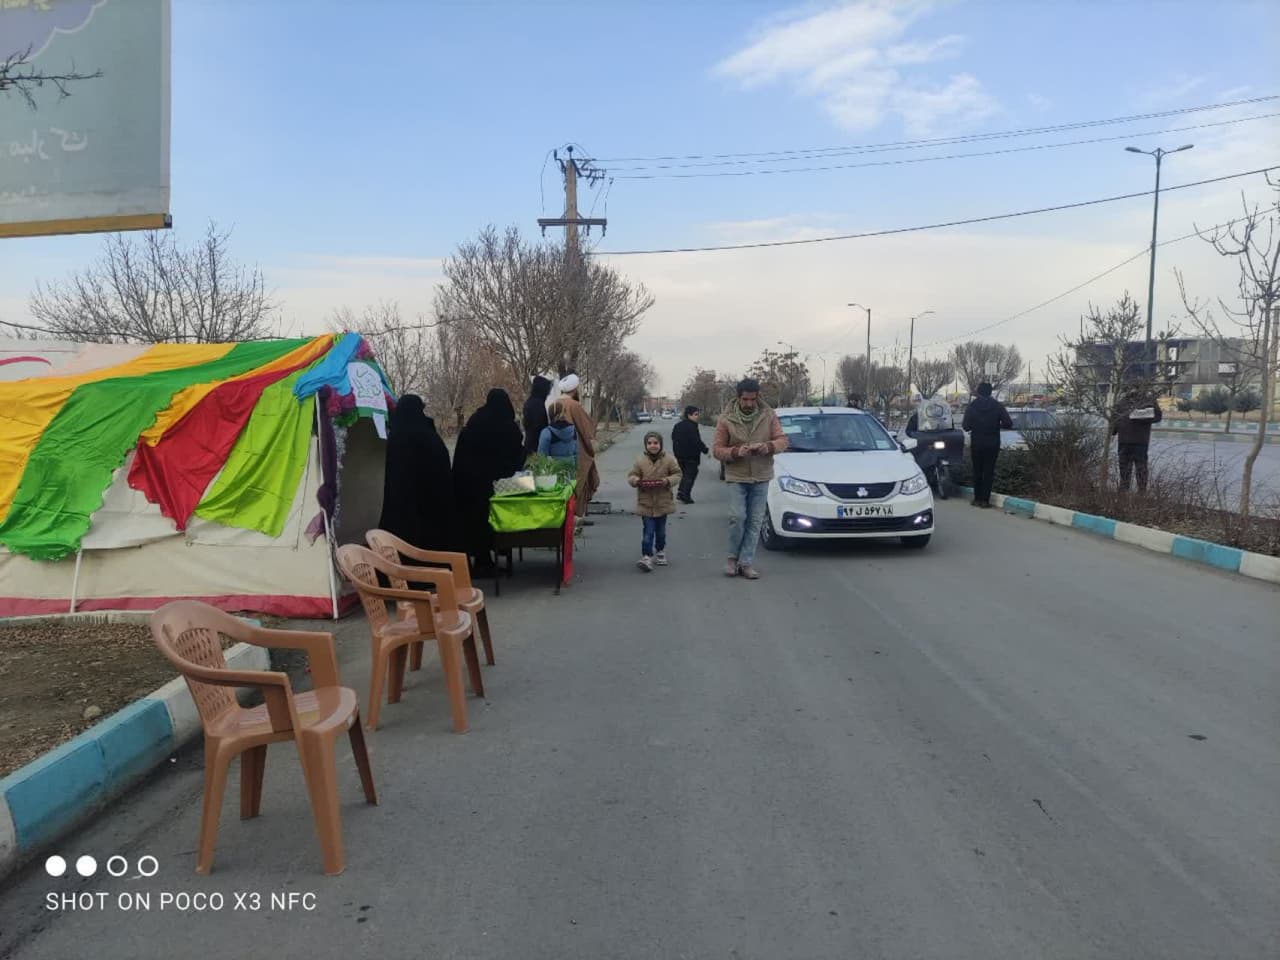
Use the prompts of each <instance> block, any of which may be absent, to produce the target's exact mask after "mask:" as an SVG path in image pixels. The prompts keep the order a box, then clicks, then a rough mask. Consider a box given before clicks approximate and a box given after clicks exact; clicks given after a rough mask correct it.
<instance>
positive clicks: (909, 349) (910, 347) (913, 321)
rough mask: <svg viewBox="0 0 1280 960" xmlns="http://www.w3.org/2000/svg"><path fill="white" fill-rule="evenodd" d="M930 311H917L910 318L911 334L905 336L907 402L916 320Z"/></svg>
mask: <svg viewBox="0 0 1280 960" xmlns="http://www.w3.org/2000/svg"><path fill="white" fill-rule="evenodd" d="M931 313H933V311H932V310H926V311H925V312H924V313H917V314H916V315H915V316H914V317H912V318H911V334H910V336H909V337H908V338H907V403H910V402H911V374H912V373H913V372H914V367H913V366H912V361H913V360H914V359H915V346H916V321H917V320H919V319H920V318H921V317H927V316H928V315H929V314H931Z"/></svg>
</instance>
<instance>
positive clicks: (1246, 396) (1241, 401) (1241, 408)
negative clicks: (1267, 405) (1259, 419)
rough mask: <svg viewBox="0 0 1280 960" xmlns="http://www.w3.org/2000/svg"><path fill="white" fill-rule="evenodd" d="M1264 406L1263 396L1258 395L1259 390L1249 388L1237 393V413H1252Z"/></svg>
mask: <svg viewBox="0 0 1280 960" xmlns="http://www.w3.org/2000/svg"><path fill="white" fill-rule="evenodd" d="M1261 407H1262V398H1261V397H1260V396H1258V391H1257V390H1253V389H1249V390H1243V391H1241V392H1240V393H1239V394H1237V395H1236V402H1235V410H1236V413H1250V412H1252V411H1254V410H1258V409H1260V408H1261Z"/></svg>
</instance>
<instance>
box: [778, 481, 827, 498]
mask: <svg viewBox="0 0 1280 960" xmlns="http://www.w3.org/2000/svg"><path fill="white" fill-rule="evenodd" d="M778 486H780V487H781V488H782V489H783V490H785V491H786V492H787V493H794V494H795V495H796V496H797V497H820V496H822V491H821V490H819V489H818V485H817V484H816V483H810V482H809V481H808V480H797V479H796V478H795V477H779V478H778Z"/></svg>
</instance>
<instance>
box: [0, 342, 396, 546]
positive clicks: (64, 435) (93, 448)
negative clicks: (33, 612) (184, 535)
mask: <svg viewBox="0 0 1280 960" xmlns="http://www.w3.org/2000/svg"><path fill="white" fill-rule="evenodd" d="M339 344H341V345H342V346H343V347H344V349H343V350H342V351H341V356H340V357H339V358H333V357H332V355H333V354H334V353H335V347H336V346H337V345H339ZM367 349H368V348H367V347H366V346H365V345H364V343H363V340H362V339H361V338H360V337H359V336H358V335H355V334H346V335H342V336H335V335H332V334H329V335H325V336H322V337H316V338H313V339H305V340H273V341H263V342H256V343H238V344H189V345H183V344H158V345H155V346H152V347H149V348H145V349H144V350H143V352H141V353H140V354H139V355H137V356H136V357H134V358H132V359H130V360H127V361H125V362H120V363H116V364H114V365H111V366H106V367H103V368H102V369H95V370H89V371H87V372H80V373H77V374H75V375H73V376H53V377H39V378H29V379H25V380H16V381H10V382H0V411H3V412H2V413H0V545H3V546H4V547H6V548H8V550H9V551H10V552H12V553H20V554H26V555H28V556H30V557H32V558H35V559H39V560H56V559H59V558H61V557H64V556H66V555H68V554H71V553H75V552H76V551H77V550H78V549H79V546H80V542H81V539H82V538H83V536H84V534H85V533H86V532H87V531H88V529H89V527H90V524H91V522H92V518H93V515H94V513H95V511H97V510H98V509H99V508H100V507H101V505H102V499H103V494H104V492H105V491H106V489H107V488H108V486H109V485H110V484H111V482H112V475H113V473H114V472H115V471H117V470H118V469H119V468H120V467H121V465H122V464H123V463H124V461H125V458H126V457H127V456H128V454H129V451H130V450H134V449H136V455H135V457H134V461H133V464H132V466H131V468H130V471H129V477H128V479H129V484H130V486H131V487H133V488H134V489H136V490H139V491H140V492H141V493H143V494H144V495H145V496H146V498H147V499H148V500H150V501H152V502H153V503H156V504H158V505H159V506H160V509H161V511H162V512H163V513H164V515H166V516H168V517H170V518H172V519H173V521H174V522H175V525H176V527H177V529H182V528H183V527H184V526H185V524H186V522H187V521H188V520H189V518H190V517H191V516H192V514H193V513H194V514H196V515H198V516H200V517H202V518H203V519H209V520H214V521H216V522H218V523H221V524H225V525H228V526H238V527H242V528H245V529H251V530H259V531H261V532H264V533H267V534H269V535H273V536H278V535H279V532H280V529H281V527H282V525H283V523H284V518H285V517H286V516H287V515H288V513H289V510H290V507H291V506H292V503H293V499H294V496H295V494H296V492H297V489H298V484H299V481H300V479H301V470H302V469H303V467H304V466H305V462H306V456H307V454H306V449H307V441H308V438H309V437H310V435H311V425H312V416H313V412H314V406H315V401H314V400H308V399H304V398H302V397H299V396H297V395H296V386H297V384H298V382H299V381H300V380H301V379H302V378H303V377H304V376H306V375H307V374H309V373H314V372H315V371H316V370H319V369H322V368H324V369H327V370H329V371H332V375H333V376H335V377H336V367H337V359H343V360H345V359H349V358H350V357H354V356H355V355H356V354H357V353H358V352H360V351H361V350H364V351H366V352H367ZM326 361H331V362H328V363H326ZM343 369H345V363H344V365H343ZM384 380H385V378H384ZM339 389H341V387H340V386H339ZM348 389H350V388H349V387H348ZM215 477H216V479H215ZM211 481H212V485H210V483H211Z"/></svg>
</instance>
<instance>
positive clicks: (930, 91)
mask: <svg viewBox="0 0 1280 960" xmlns="http://www.w3.org/2000/svg"><path fill="white" fill-rule="evenodd" d="M932 6H933V5H932V4H931V3H929V2H927V0H858V2H853V3H843V4H841V5H840V6H837V7H834V8H830V9H826V10H822V11H819V12H817V13H812V12H795V13H792V14H789V15H785V16H783V17H781V18H774V19H773V20H772V21H770V22H769V23H768V24H767V25H766V26H764V27H762V28H761V30H760V31H759V32H758V33H757V35H756V37H755V39H754V40H753V41H752V42H751V43H749V44H748V45H747V46H745V47H744V48H742V49H741V50H739V51H737V52H736V53H734V54H732V55H730V56H729V57H727V58H725V59H724V60H722V61H721V62H720V63H719V64H717V65H716V67H715V70H714V72H715V73H716V74H717V75H718V76H721V77H724V78H726V79H729V80H733V81H736V82H737V83H738V84H740V85H741V86H742V88H743V89H747V90H750V89H753V88H757V87H760V86H763V85H766V84H772V83H778V82H788V83H790V84H791V85H792V86H793V88H794V89H795V90H796V91H798V92H799V93H801V94H803V95H805V96H810V97H814V98H816V99H817V100H818V101H819V103H820V104H821V106H822V108H823V109H824V110H825V111H826V112H827V114H828V116H830V117H831V119H832V120H833V121H835V123H836V124H837V125H838V126H840V127H842V128H844V129H846V130H850V131H861V130H868V129H871V128H873V127H875V126H877V125H878V124H879V123H880V122H881V121H882V120H884V119H885V117H887V116H890V115H897V116H900V117H901V118H902V120H903V121H904V123H905V126H906V129H907V131H908V133H910V134H912V135H928V134H930V133H933V132H935V131H937V130H938V129H939V128H940V127H942V126H943V125H946V124H957V123H972V122H974V121H976V120H980V119H982V118H984V117H987V116H990V115H991V114H992V113H995V112H996V111H997V109H998V106H997V104H996V101H995V100H994V99H993V98H992V97H991V96H990V95H989V94H988V93H987V92H986V91H985V90H984V89H983V87H982V84H981V82H980V81H979V80H978V79H977V78H976V77H974V76H973V75H972V74H969V73H959V74H956V75H954V76H952V77H950V78H949V79H948V80H947V81H946V82H944V83H938V82H937V81H935V80H932V79H930V78H928V77H927V76H926V75H924V74H922V73H920V71H919V69H918V68H921V67H925V66H927V65H929V64H933V63H937V62H939V61H941V60H945V59H948V58H950V57H954V56H956V55H957V54H958V53H959V52H960V51H961V49H962V48H963V47H964V43H965V38H964V37H963V36H960V35H958V34H949V35H946V36H941V37H922V38H916V37H908V36H906V34H907V32H908V30H909V29H910V28H911V27H912V26H913V25H914V24H915V23H916V22H917V21H918V20H920V19H921V18H923V17H925V16H926V15H927V14H928V13H929V12H930V10H931V9H932ZM909 68H917V69H916V70H914V71H912V72H908V70H909Z"/></svg>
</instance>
